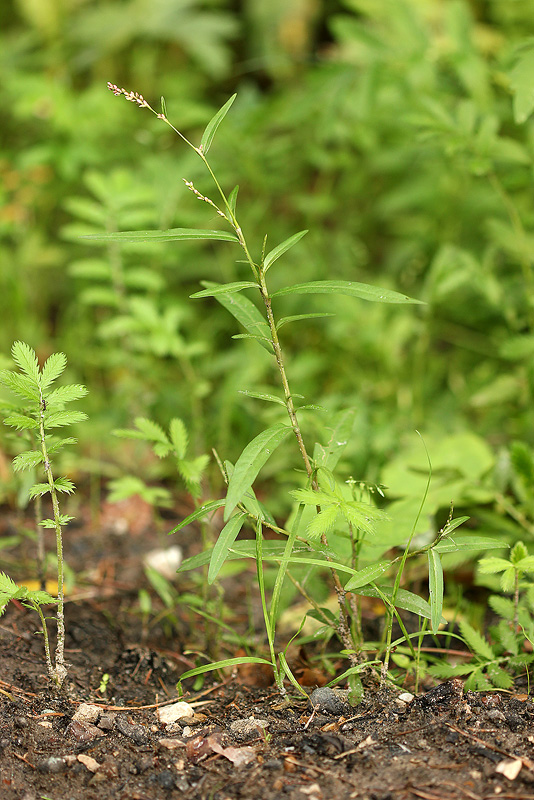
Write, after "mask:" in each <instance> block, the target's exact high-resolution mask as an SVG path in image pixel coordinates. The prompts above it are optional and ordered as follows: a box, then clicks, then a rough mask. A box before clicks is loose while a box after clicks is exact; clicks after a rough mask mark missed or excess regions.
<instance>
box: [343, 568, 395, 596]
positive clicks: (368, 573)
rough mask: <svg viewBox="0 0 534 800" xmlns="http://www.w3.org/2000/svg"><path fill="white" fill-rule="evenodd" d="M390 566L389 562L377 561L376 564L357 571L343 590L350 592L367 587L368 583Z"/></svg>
mask: <svg viewBox="0 0 534 800" xmlns="http://www.w3.org/2000/svg"><path fill="white" fill-rule="evenodd" d="M390 566H391V564H390V562H389V561H379V562H378V563H376V564H369V566H368V567H364V568H363V569H359V570H358V571H357V572H356V574H355V575H353V576H352V578H350V580H349V581H348V582H347V583H346V584H345V590H346V591H347V592H351V591H353V590H354V589H359V588H360V586H367V584H368V583H372V582H373V581H376V579H377V578H379V577H380V576H381V575H383V574H384V572H385V571H386V570H387V569H389V567H390Z"/></svg>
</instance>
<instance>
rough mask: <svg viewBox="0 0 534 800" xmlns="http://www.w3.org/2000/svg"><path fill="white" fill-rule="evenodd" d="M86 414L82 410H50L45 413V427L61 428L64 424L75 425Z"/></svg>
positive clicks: (84, 417)
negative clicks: (50, 411)
mask: <svg viewBox="0 0 534 800" xmlns="http://www.w3.org/2000/svg"><path fill="white" fill-rule="evenodd" d="M86 419H87V414H86V413H85V412H84V411H52V413H46V414H45V419H44V426H45V428H62V427H63V426H64V425H76V424H77V423H78V422H84V421H85V420H86Z"/></svg>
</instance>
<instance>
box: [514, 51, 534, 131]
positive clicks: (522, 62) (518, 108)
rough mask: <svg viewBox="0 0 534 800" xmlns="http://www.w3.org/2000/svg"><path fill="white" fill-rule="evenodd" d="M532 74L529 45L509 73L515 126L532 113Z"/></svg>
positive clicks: (533, 62) (532, 56) (532, 53)
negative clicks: (512, 93)
mask: <svg viewBox="0 0 534 800" xmlns="http://www.w3.org/2000/svg"><path fill="white" fill-rule="evenodd" d="M533 74H534V47H533V45H532V43H530V46H529V47H528V49H526V50H525V51H524V52H523V53H522V54H521V56H520V57H519V59H518V61H517V63H516V65H515V67H514V68H513V70H512V71H511V73H510V84H511V87H512V91H513V92H514V103H513V106H514V119H515V122H516V124H517V125H521V123H523V122H526V121H527V119H528V118H529V116H530V115H531V114H532V112H533V111H534V86H533V83H532V75H533Z"/></svg>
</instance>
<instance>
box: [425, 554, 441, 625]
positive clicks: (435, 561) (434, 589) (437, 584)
mask: <svg viewBox="0 0 534 800" xmlns="http://www.w3.org/2000/svg"><path fill="white" fill-rule="evenodd" d="M428 585H429V589H430V609H431V618H430V623H431V626H432V633H437V632H438V630H439V625H440V621H441V612H442V611H443V567H442V564H441V558H440V555H439V553H436V552H435V550H433V549H431V550H429V551H428Z"/></svg>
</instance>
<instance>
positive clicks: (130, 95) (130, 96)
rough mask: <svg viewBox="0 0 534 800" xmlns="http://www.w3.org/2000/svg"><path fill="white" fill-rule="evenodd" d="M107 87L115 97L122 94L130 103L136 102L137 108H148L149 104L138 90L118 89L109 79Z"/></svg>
mask: <svg viewBox="0 0 534 800" xmlns="http://www.w3.org/2000/svg"><path fill="white" fill-rule="evenodd" d="M108 89H109V91H110V92H113V94H114V95H115V96H116V97H118V96H119V95H121V94H123V95H124V97H125V98H126V99H127V100H129V101H130V102H131V103H137V105H138V106H139V108H150V106H149V104H148V103H147V101H146V100H145V98H144V97H143V95H142V94H139V92H127V91H126V89H119V87H118V86H117V85H116V84H115V83H110V82H109V81H108Z"/></svg>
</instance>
